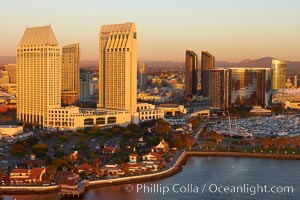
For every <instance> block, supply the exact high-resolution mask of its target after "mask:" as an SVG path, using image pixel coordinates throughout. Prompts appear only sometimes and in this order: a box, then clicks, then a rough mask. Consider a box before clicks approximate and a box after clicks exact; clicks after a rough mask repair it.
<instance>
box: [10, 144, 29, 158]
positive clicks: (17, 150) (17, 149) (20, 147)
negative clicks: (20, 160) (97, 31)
mask: <svg viewBox="0 0 300 200" xmlns="http://www.w3.org/2000/svg"><path fill="white" fill-rule="evenodd" d="M10 152H11V153H12V154H13V155H15V156H24V155H25V152H26V145H24V143H23V142H17V143H15V144H13V145H12V146H11V148H10Z"/></svg>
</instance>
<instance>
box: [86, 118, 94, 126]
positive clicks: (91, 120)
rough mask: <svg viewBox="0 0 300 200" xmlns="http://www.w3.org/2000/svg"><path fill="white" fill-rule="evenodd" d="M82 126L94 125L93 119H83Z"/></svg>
mask: <svg viewBox="0 0 300 200" xmlns="http://www.w3.org/2000/svg"><path fill="white" fill-rule="evenodd" d="M84 125H94V119H92V118H87V119H84Z"/></svg>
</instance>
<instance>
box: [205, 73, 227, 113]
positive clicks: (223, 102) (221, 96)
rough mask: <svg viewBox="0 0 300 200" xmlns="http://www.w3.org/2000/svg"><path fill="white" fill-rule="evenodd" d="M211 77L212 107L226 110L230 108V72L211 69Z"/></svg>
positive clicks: (210, 94)
mask: <svg viewBox="0 0 300 200" xmlns="http://www.w3.org/2000/svg"><path fill="white" fill-rule="evenodd" d="M209 76H210V77H209V87H210V88H209V96H210V102H211V106H212V107H216V108H220V109H223V110H226V109H227V108H228V89H229V88H228V85H229V70H228V69H224V68H216V69H211V70H210V73H209Z"/></svg>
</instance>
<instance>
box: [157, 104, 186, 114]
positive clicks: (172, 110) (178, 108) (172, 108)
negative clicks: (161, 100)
mask: <svg viewBox="0 0 300 200" xmlns="http://www.w3.org/2000/svg"><path fill="white" fill-rule="evenodd" d="M158 108H159V109H161V110H163V111H164V113H165V116H178V115H184V114H186V113H187V112H186V108H185V107H184V106H183V105H179V104H160V105H159V106H158Z"/></svg>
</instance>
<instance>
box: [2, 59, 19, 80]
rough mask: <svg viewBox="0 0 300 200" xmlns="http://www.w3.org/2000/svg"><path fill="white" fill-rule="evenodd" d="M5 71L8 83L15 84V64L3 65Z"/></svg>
mask: <svg viewBox="0 0 300 200" xmlns="http://www.w3.org/2000/svg"><path fill="white" fill-rule="evenodd" d="M4 68H5V70H6V71H8V77H9V82H10V83H17V67H16V64H7V65H5V67H4Z"/></svg>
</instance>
